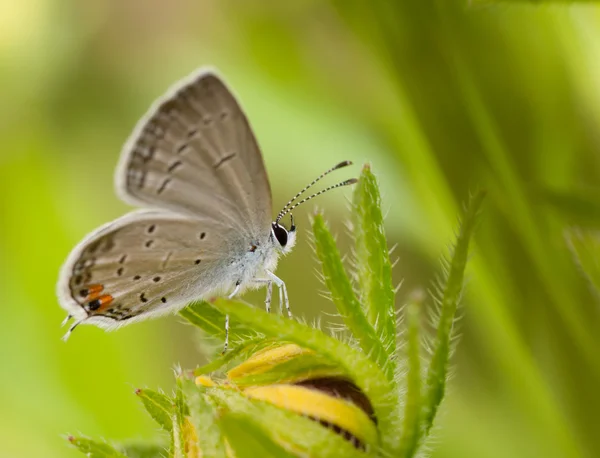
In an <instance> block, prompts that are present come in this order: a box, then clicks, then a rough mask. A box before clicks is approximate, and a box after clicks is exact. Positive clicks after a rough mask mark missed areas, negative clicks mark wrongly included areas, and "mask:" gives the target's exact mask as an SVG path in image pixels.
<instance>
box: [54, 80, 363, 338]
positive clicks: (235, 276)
mask: <svg viewBox="0 0 600 458" xmlns="http://www.w3.org/2000/svg"><path fill="white" fill-rule="evenodd" d="M349 164H350V162H349V161H345V162H341V163H340V164H337V165H336V166H335V167H333V168H331V169H330V170H328V171H326V172H325V173H323V174H322V175H321V176H319V177H318V178H317V179H316V180H314V181H313V182H312V183H311V184H310V185H308V186H306V187H305V188H304V189H303V190H302V191H300V192H299V193H298V194H297V195H296V196H295V197H294V198H293V199H291V200H290V201H289V202H288V204H287V205H285V207H284V208H283V209H282V210H281V211H280V212H279V214H278V215H277V217H276V219H275V221H273V222H272V220H271V188H270V186H269V179H268V177H267V173H266V170H265V166H264V163H263V158H262V155H261V153H260V149H259V147H258V144H257V142H256V139H255V138H254V134H253V133H252V129H251V128H250V125H249V123H248V120H247V119H246V116H245V115H244V113H243V111H242V110H241V108H240V106H239V105H238V103H237V101H236V99H235V97H234V96H233V95H232V94H231V92H230V91H229V90H228V89H227V87H226V86H225V84H224V83H223V82H222V80H221V79H220V78H219V77H218V76H217V75H216V74H215V73H214V72H212V71H206V70H203V71H200V72H199V73H196V74H194V75H192V77H191V78H188V79H186V80H185V81H183V82H180V83H178V84H176V85H175V86H174V87H173V88H172V89H171V90H169V91H168V93H167V94H166V96H164V97H162V98H160V99H159V100H158V101H157V102H156V103H155V104H154V105H153V106H152V107H151V109H150V110H149V112H148V114H147V115H146V116H144V118H142V120H141V121H140V122H139V123H138V125H137V127H136V128H135V130H134V132H133V134H132V135H131V137H130V139H129V140H128V141H127V143H126V144H125V146H124V148H123V151H122V154H121V159H120V163H119V165H118V167H117V170H116V176H115V181H116V188H117V193H118V194H119V195H120V196H121V198H122V199H123V200H125V201H126V202H128V203H131V204H134V205H138V206H145V207H148V209H145V210H138V211H134V212H131V213H129V214H126V215H124V216H123V217H121V218H118V219H117V220H115V221H112V222H110V223H108V224H106V225H104V226H102V227H100V228H98V229H97V230H95V231H93V232H92V233H91V234H89V235H88V236H87V237H86V238H85V239H84V240H83V241H82V242H81V243H79V245H77V246H76V247H75V249H74V250H73V251H72V252H71V254H70V255H69V257H68V258H67V261H66V262H65V264H64V266H63V267H62V270H61V273H60V278H59V281H58V288H57V289H58V297H59V300H60V304H61V306H62V307H63V308H64V309H66V310H67V312H68V313H69V316H68V317H67V320H65V321H68V320H69V319H70V318H74V319H75V321H74V324H73V325H72V326H71V327H70V329H69V331H68V332H67V334H66V335H65V338H67V337H68V336H69V335H70V333H71V332H72V331H73V329H75V327H76V326H77V325H79V324H94V325H96V326H99V327H101V328H104V329H114V328H117V327H120V326H123V325H125V324H128V323H132V322H134V321H139V320H143V319H146V318H150V317H154V316H159V315H164V314H166V313H169V312H176V311H178V310H180V309H182V308H183V307H185V306H186V305H187V304H188V303H189V302H191V301H193V300H198V299H208V298H210V297H214V296H219V295H225V294H226V295H228V296H230V297H233V296H235V295H237V294H239V293H241V292H243V291H244V290H246V289H248V288H257V287H260V286H266V288H267V298H266V308H267V311H268V310H269V309H270V302H271V294H272V290H273V284H275V285H276V286H277V287H278V288H279V300H280V302H281V303H282V304H285V307H286V309H287V311H288V314H289V315H290V316H291V313H290V309H289V302H288V297H287V291H286V288H285V283H284V282H283V280H281V279H280V278H279V277H277V276H276V275H275V274H274V271H275V268H276V266H277V260H278V258H279V256H280V255H282V254H286V253H288V252H289V251H290V250H291V249H292V247H293V246H294V243H295V241H296V226H295V225H294V219H293V217H292V214H291V211H292V210H293V209H294V208H296V206H298V205H300V204H301V203H303V202H305V201H307V200H309V199H311V198H312V197H315V196H317V195H319V194H322V193H323V192H325V191H328V190H330V189H333V188H337V187H340V186H346V185H349V184H353V183H355V182H356V180H355V179H349V180H346V181H343V182H341V183H338V184H336V185H334V186H330V187H329V188H326V189H323V190H322V191H320V192H318V193H316V194H313V195H312V196H309V197H307V198H305V199H303V200H301V201H299V202H296V200H297V199H298V198H299V197H300V195H301V194H302V193H303V192H305V191H306V190H307V189H308V188H309V187H311V186H312V185H313V184H315V183H316V182H317V181H318V180H320V179H321V178H322V177H324V176H325V175H327V174H328V173H329V172H331V171H333V170H336V169H338V168H341V167H344V166H347V165H349ZM295 202H296V203H295ZM287 214H290V220H291V222H290V227H289V229H286V228H285V227H284V226H283V224H282V223H281V219H282V218H283V217H284V216H285V215H287ZM226 329H228V319H227V320H226ZM226 334H227V333H226ZM225 345H226V346H227V339H226V343H225Z"/></svg>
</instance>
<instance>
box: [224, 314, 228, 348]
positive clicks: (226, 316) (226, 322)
mask: <svg viewBox="0 0 600 458" xmlns="http://www.w3.org/2000/svg"><path fill="white" fill-rule="evenodd" d="M228 347H229V315H225V343H224V344H223V353H226V352H227V348H228Z"/></svg>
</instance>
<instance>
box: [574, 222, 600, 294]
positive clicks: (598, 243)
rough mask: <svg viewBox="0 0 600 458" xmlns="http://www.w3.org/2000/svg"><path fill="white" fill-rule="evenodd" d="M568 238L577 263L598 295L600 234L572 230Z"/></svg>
mask: <svg viewBox="0 0 600 458" xmlns="http://www.w3.org/2000/svg"><path fill="white" fill-rule="evenodd" d="M566 236H567V242H568V244H569V247H570V248H571V251H572V253H573V257H574V258H575V262H577V264H578V265H579V267H580V268H581V270H582V272H583V274H584V275H585V276H586V278H587V279H588V280H589V282H590V284H591V285H592V288H593V289H594V290H595V291H596V293H600V232H599V231H589V230H581V229H570V230H568V231H567V232H566Z"/></svg>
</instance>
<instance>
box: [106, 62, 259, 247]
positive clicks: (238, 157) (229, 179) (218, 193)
mask: <svg viewBox="0 0 600 458" xmlns="http://www.w3.org/2000/svg"><path fill="white" fill-rule="evenodd" d="M116 184H117V191H118V193H119V194H120V195H121V197H122V198H123V199H124V200H125V201H127V202H130V203H133V204H136V205H144V206H148V205H149V206H153V207H158V208H163V209H168V210H172V211H175V212H179V213H182V214H188V215H193V216H197V215H202V217H204V218H211V219H212V220H213V222H214V224H216V225H220V226H221V227H222V229H223V230H226V231H227V230H232V229H233V230H234V232H235V234H236V235H237V236H244V235H246V236H248V235H250V236H254V237H256V236H259V235H264V234H265V233H268V230H269V227H270V221H271V189H270V186H269V180H268V177H267V173H266V170H265V166H264V163H263V159H262V155H261V153H260V149H259V147H258V144H257V142H256V139H255V137H254V134H253V133H252V129H251V128H250V124H249V123H248V120H247V119H246V116H245V114H244V113H243V111H242V109H241V108H240V106H239V104H238V103H237V101H236V99H235V97H234V96H233V95H232V93H231V92H230V91H229V89H228V88H227V87H226V86H225V84H224V83H223V81H222V80H221V79H220V78H219V77H218V76H216V75H215V74H214V73H212V72H210V71H202V72H200V73H198V74H196V75H194V76H192V77H191V78H189V79H188V80H186V81H184V82H181V83H179V84H177V85H175V86H174V87H173V88H172V89H171V90H170V91H169V92H168V93H167V95H166V96H164V97H163V98H161V99H159V100H158V101H157V102H156V103H155V104H154V105H153V106H152V108H151V109H150V111H149V112H148V114H147V115H146V116H145V117H144V118H143V119H142V120H141V121H140V123H139V124H138V126H137V127H136V129H135V130H134V132H133V134H132V135H131V137H130V139H129V141H128V142H127V143H126V145H125V147H124V150H123V152H122V155H121V161H120V164H119V167H118V169H117V174H116Z"/></svg>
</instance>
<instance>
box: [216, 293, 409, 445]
mask: <svg viewBox="0 0 600 458" xmlns="http://www.w3.org/2000/svg"><path fill="white" fill-rule="evenodd" d="M214 306H215V307H217V308H218V309H219V310H221V312H223V313H229V314H231V316H234V317H236V318H237V319H238V320H239V321H240V322H243V323H247V324H248V325H251V326H252V327H253V328H254V329H256V330H257V331H259V332H262V333H264V334H266V335H268V336H272V337H275V338H278V339H282V340H285V341H288V342H293V343H296V344H298V345H300V346H302V347H304V348H309V349H311V350H314V351H315V352H317V353H319V354H320V355H322V356H323V357H326V358H329V359H330V360H331V361H332V362H335V363H336V364H337V365H338V366H339V367H340V368H341V369H343V370H344V371H345V372H346V375H347V376H348V377H349V378H350V379H351V380H352V381H353V382H354V383H355V384H356V386H358V388H360V389H361V390H362V391H363V392H364V393H365V395H366V396H367V397H368V398H369V400H370V401H371V403H372V404H373V408H374V410H375V416H376V417H377V421H378V429H379V431H380V437H381V441H382V443H381V447H382V449H383V451H384V452H386V453H390V454H395V453H396V452H397V447H398V443H397V438H396V436H397V433H398V429H399V425H398V418H397V412H396V408H395V406H397V405H398V399H397V396H398V393H397V392H396V390H394V389H393V386H394V385H393V383H392V382H390V380H388V378H387V376H386V374H384V373H383V372H382V371H381V369H380V368H379V367H378V366H377V365H376V364H375V363H373V361H372V360H371V359H370V358H368V357H367V356H365V355H364V354H363V353H362V352H360V351H357V350H355V349H353V348H351V347H349V346H348V345H346V344H344V343H342V342H340V341H339V340H337V339H334V338H332V337H329V336H327V335H325V334H324V333H323V332H321V331H320V330H318V329H313V328H309V327H308V326H306V325H303V324H300V323H298V322H295V321H293V320H289V319H285V318H283V317H279V316H275V315H270V314H267V313H265V312H263V311H260V310H253V309H250V308H249V307H245V306H243V303H240V302H238V301H230V300H227V299H217V300H215V302H214Z"/></svg>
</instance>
